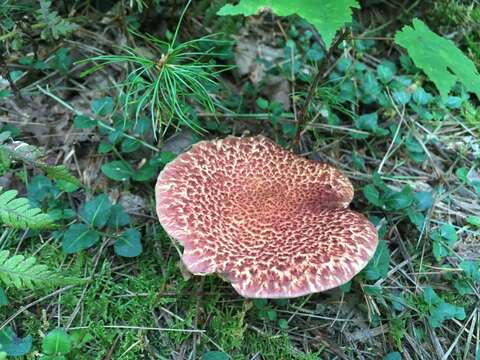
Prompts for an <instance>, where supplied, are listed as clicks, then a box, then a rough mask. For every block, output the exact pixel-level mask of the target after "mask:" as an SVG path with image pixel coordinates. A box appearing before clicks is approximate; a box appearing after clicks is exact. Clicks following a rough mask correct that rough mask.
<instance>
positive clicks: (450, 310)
mask: <svg viewBox="0 0 480 360" xmlns="http://www.w3.org/2000/svg"><path fill="white" fill-rule="evenodd" d="M450 319H458V320H464V319H465V309H464V308H463V307H460V306H455V305H452V304H449V303H447V302H445V301H443V300H442V302H441V303H440V304H439V305H438V306H436V307H434V308H431V309H430V316H429V317H428V321H429V322H430V325H432V326H433V327H434V328H435V327H439V326H441V325H442V323H443V322H444V321H445V320H450Z"/></svg>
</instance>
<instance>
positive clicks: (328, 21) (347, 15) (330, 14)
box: [217, 0, 360, 49]
mask: <svg viewBox="0 0 480 360" xmlns="http://www.w3.org/2000/svg"><path fill="white" fill-rule="evenodd" d="M352 8H360V5H359V4H358V2H357V1H356V0H322V1H318V0H298V1H296V2H292V1H290V0H241V1H240V2H239V3H238V4H237V5H231V4H227V5H225V6H223V7H222V8H221V9H220V10H219V11H218V12H217V14H218V15H244V16H250V15H255V14H257V13H259V12H261V11H264V10H266V9H270V10H271V11H273V12H274V13H275V14H277V15H279V16H289V15H293V14H297V15H298V16H301V17H303V18H304V19H305V20H307V21H309V22H310V23H311V24H312V25H313V26H315V28H316V29H317V30H318V32H319V33H320V35H321V36H322V39H323V41H324V42H325V46H326V48H327V49H329V48H330V46H331V44H332V40H333V38H334V37H335V34H336V32H337V31H338V30H339V29H340V28H342V27H343V26H345V24H346V23H349V22H351V21H352Z"/></svg>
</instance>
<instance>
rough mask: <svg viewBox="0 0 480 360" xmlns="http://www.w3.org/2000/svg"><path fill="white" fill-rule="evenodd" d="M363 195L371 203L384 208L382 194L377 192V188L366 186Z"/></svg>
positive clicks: (370, 185)
mask: <svg viewBox="0 0 480 360" xmlns="http://www.w3.org/2000/svg"><path fill="white" fill-rule="evenodd" d="M362 190H363V195H364V196H365V198H366V199H367V200H368V202H369V203H371V204H373V205H375V206H378V207H382V206H383V200H382V198H381V197H380V192H379V191H378V190H377V188H376V187H375V186H373V185H372V184H368V185H366V186H365V187H364V188H363V189H362Z"/></svg>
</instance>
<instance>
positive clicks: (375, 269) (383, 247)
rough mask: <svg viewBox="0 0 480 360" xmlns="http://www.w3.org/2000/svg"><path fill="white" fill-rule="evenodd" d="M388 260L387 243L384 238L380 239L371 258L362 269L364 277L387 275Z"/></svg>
mask: <svg viewBox="0 0 480 360" xmlns="http://www.w3.org/2000/svg"><path fill="white" fill-rule="evenodd" d="M389 262H390V252H389V251H388V247H387V243H386V242H385V241H384V240H380V241H379V242H378V246H377V250H375V254H374V255H373V258H372V260H370V262H369V263H368V264H367V266H366V267H365V269H364V270H363V275H364V277H365V279H367V280H377V279H380V278H384V277H385V276H387V273H388V264H389Z"/></svg>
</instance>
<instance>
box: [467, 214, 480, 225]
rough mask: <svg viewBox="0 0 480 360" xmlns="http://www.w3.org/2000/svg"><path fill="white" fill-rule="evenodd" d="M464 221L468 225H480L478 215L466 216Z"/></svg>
mask: <svg viewBox="0 0 480 360" xmlns="http://www.w3.org/2000/svg"><path fill="white" fill-rule="evenodd" d="M465 221H466V222H467V223H469V224H470V225H473V226H476V227H480V216H476V215H469V216H467V217H466V219H465Z"/></svg>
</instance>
